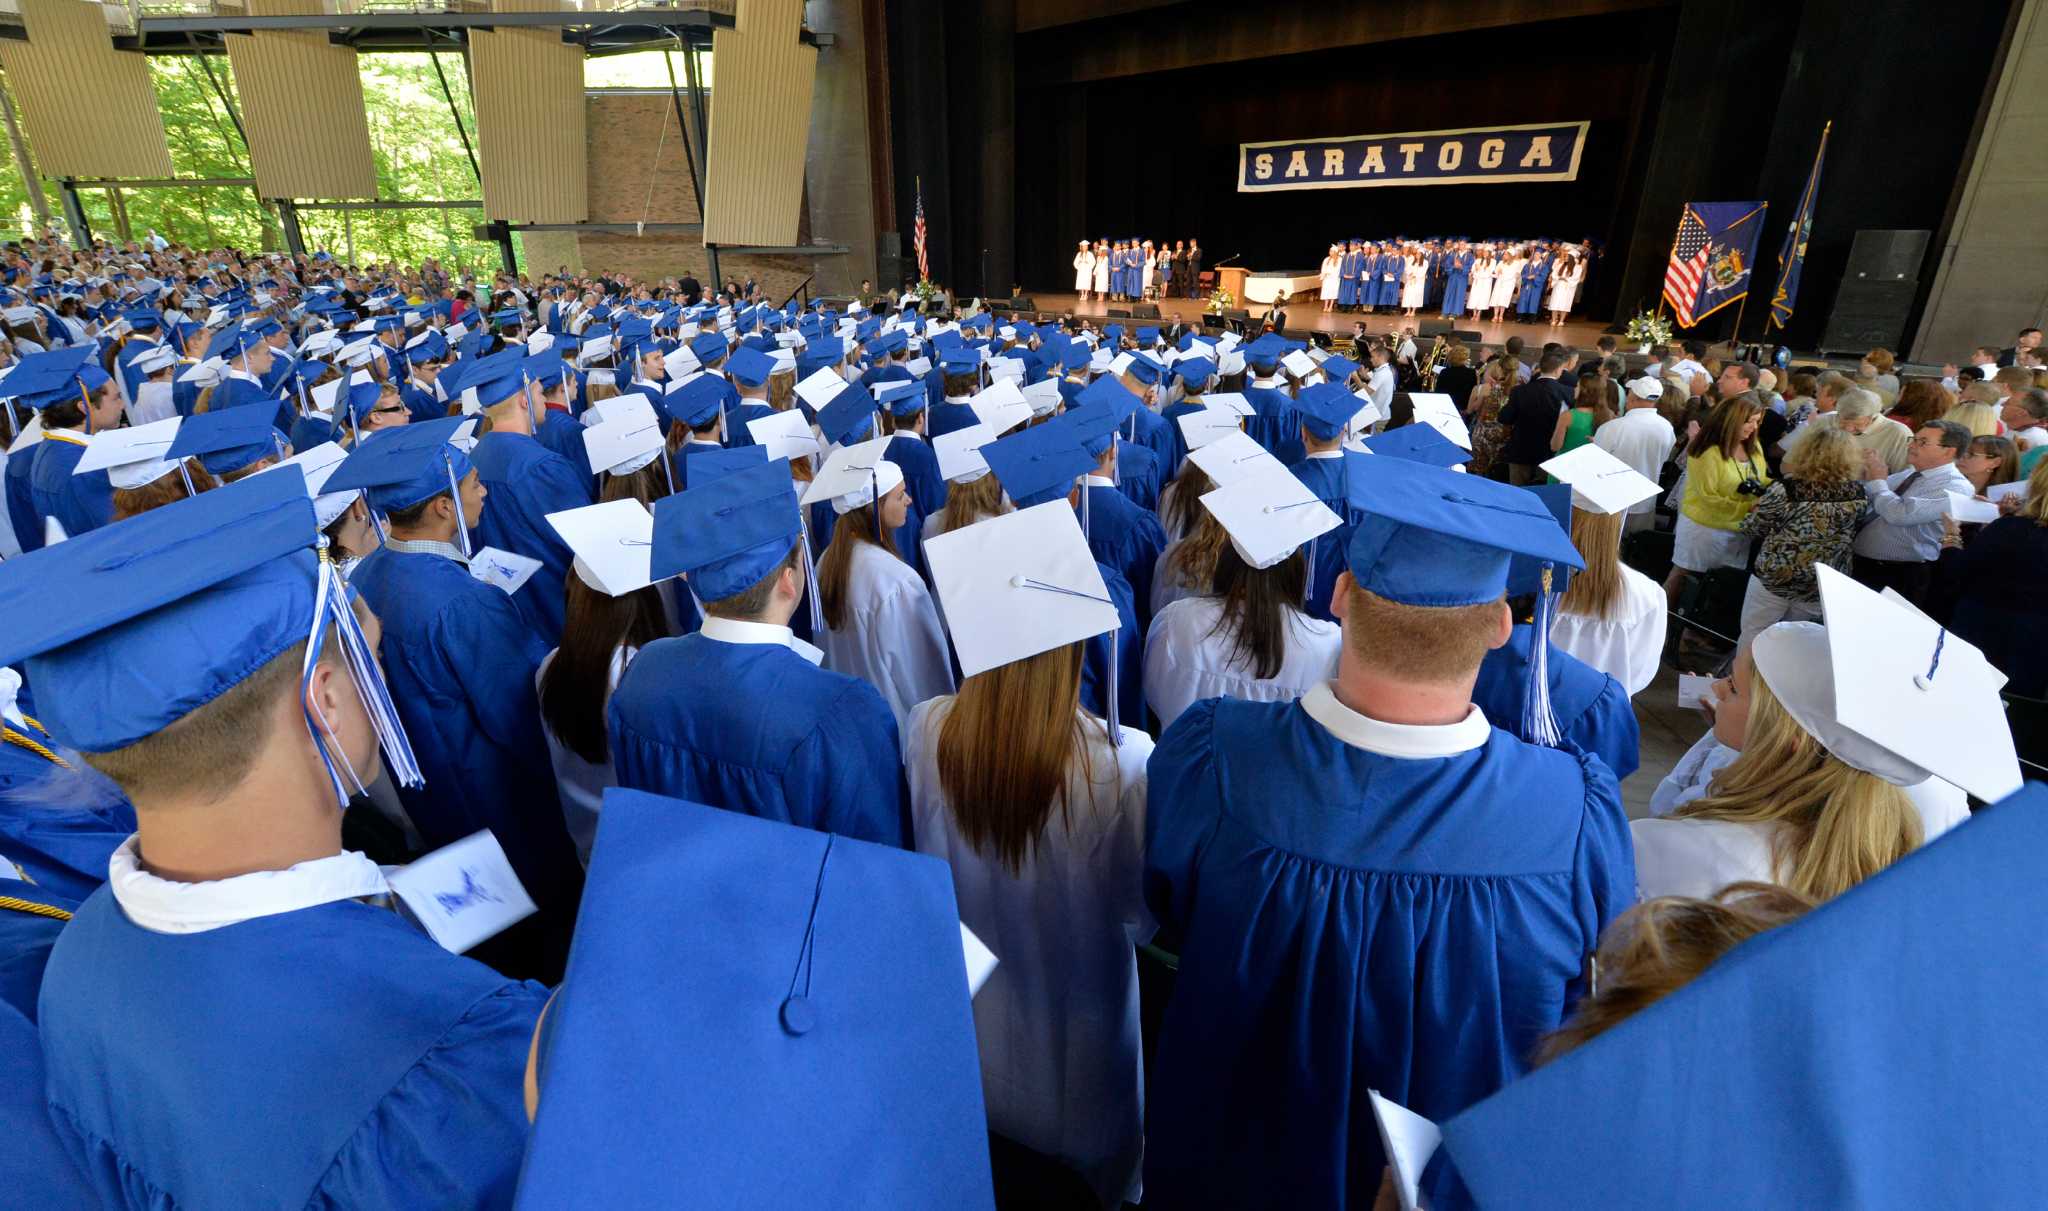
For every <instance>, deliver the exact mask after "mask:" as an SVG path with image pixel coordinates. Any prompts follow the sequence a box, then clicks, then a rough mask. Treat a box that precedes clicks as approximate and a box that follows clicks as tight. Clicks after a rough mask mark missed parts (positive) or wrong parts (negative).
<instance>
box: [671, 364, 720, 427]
mask: <svg viewBox="0 0 2048 1211" xmlns="http://www.w3.org/2000/svg"><path fill="white" fill-rule="evenodd" d="M662 406H663V407H664V408H666V409H667V410H668V414H669V415H670V416H672V417H674V418H675V419H677V420H679V421H681V422H683V424H685V425H688V426H689V427H690V428H692V429H702V428H704V427H705V426H706V425H709V424H711V423H712V422H713V421H715V420H717V419H718V418H719V417H720V416H722V415H723V414H724V407H725V380H724V379H721V378H719V377H718V376H717V375H715V374H699V375H697V376H696V377H694V378H690V379H686V380H685V381H684V382H683V383H682V384H681V385H679V386H671V387H670V388H669V389H668V391H667V392H666V393H665V395H664V397H663V404H662Z"/></svg>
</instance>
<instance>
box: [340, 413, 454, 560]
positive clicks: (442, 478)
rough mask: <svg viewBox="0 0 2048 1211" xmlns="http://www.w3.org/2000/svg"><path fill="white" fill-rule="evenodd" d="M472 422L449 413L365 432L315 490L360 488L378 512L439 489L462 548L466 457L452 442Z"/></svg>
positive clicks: (411, 502)
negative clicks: (448, 502) (452, 515)
mask: <svg viewBox="0 0 2048 1211" xmlns="http://www.w3.org/2000/svg"><path fill="white" fill-rule="evenodd" d="M475 423H476V422H475V421H474V420H472V419H471V418H469V417H465V416H450V417H446V418H443V419H441V420H430V421H422V422H420V423H418V424H412V425H400V426H398V427H397V428H395V429H380V430H378V431H377V432H374V433H369V434H365V435H364V437H363V441H362V444H361V445H359V446H357V447H356V448H355V450H354V451H353V452H352V453H350V455H349V456H348V457H347V458H345V459H343V460H342V463H341V465H340V466H339V467H336V468H335V469H334V474H333V475H330V476H328V478H327V482H326V483H325V484H322V485H321V489H320V490H321V492H322V493H323V494H324V493H329V492H346V491H348V490H350V489H351V488H360V489H362V492H363V498H364V500H365V501H367V502H368V503H369V506H370V507H371V508H372V509H375V510H376V511H377V512H379V513H395V512H399V511H401V510H404V509H410V508H412V507H413V506H414V505H416V504H419V503H420V502H421V501H423V500H429V499H431V498H433V497H436V496H439V495H441V494H442V493H444V492H445V493H447V494H448V495H449V497H450V499H452V500H453V501H454V502H455V509H456V513H457V524H456V527H455V532H456V536H457V538H458V539H459V540H460V541H461V543H462V546H463V549H464V551H465V552H467V550H468V548H469V522H468V520H467V519H464V518H462V517H461V516H460V514H461V511H462V491H461V484H462V480H463V477H465V476H467V475H468V474H469V470H470V467H469V456H468V455H466V454H464V453H463V452H462V451H461V450H460V449H458V448H456V447H455V446H454V445H453V444H452V442H453V439H454V438H455V437H457V436H459V435H460V434H461V433H462V432H463V431H464V430H465V429H467V428H468V427H470V426H472V425H474V424H475Z"/></svg>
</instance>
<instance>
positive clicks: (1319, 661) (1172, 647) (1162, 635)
mask: <svg viewBox="0 0 2048 1211" xmlns="http://www.w3.org/2000/svg"><path fill="white" fill-rule="evenodd" d="M1222 615H1223V599H1222V598H1220V597H1187V598H1183V599H1181V600H1179V601H1176V602H1174V603H1173V604H1171V605H1169V606H1167V607H1166V608H1165V609H1163V610H1161V611H1160V612H1159V613H1157V614H1155V615H1153V617H1152V626H1151V628H1150V629H1149V630H1148V631H1147V632H1146V634H1145V703H1146V705H1147V706H1149V707H1151V708H1152V712H1153V713H1154V714H1156V715H1158V716H1159V726H1160V728H1161V730H1162V731H1163V730H1164V729H1166V728H1167V727H1170V726H1172V724H1173V721H1174V720H1175V719H1178V718H1179V717H1180V713H1181V712H1182V711H1185V710H1186V709H1188V708H1189V707H1191V706H1193V705H1194V704H1195V703H1197V702H1200V701H1201V700H1202V699H1204V698H1241V699H1244V700H1246V701H1249V702H1285V701H1287V700H1289V699H1293V698H1299V697H1301V696H1302V695H1303V694H1306V693H1308V692H1309V691H1310V690H1312V689H1314V688H1315V687H1316V686H1318V685H1321V684H1322V683H1323V682H1325V681H1328V680H1330V679H1331V678H1333V677H1335V676H1336V675H1337V655H1338V652H1339V651H1340V650H1342V648H1343V645H1344V637H1343V632H1342V631H1340V630H1339V629H1338V627H1337V624H1335V623H1332V622H1324V621H1322V620H1321V619H1319V618H1311V617H1309V616H1308V615H1307V614H1304V613H1302V612H1301V611H1300V610H1295V611H1294V612H1293V615H1292V618H1291V623H1292V625H1291V626H1290V627H1289V629H1288V633H1287V653H1286V655H1285V656H1283V657H1282V658H1281V661H1280V671H1279V672H1278V673H1276V674H1275V675H1273V676H1272V677H1268V678H1264V679H1261V678H1256V677H1253V676H1252V670H1250V669H1249V668H1246V667H1245V666H1244V664H1243V662H1242V660H1241V658H1236V657H1234V655H1233V653H1232V651H1231V637H1230V636H1229V635H1228V634H1223V633H1217V631H1216V623H1217V620H1218V619H1219V618H1221V617H1222Z"/></svg>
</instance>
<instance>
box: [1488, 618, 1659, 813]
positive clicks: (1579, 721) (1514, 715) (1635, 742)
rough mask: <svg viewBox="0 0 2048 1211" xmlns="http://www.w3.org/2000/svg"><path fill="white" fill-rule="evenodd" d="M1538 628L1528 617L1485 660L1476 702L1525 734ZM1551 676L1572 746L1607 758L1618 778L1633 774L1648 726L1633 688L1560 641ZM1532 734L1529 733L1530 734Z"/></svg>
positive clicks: (1551, 654) (1557, 712)
mask: <svg viewBox="0 0 2048 1211" xmlns="http://www.w3.org/2000/svg"><path fill="white" fill-rule="evenodd" d="M1534 636H1535V628H1534V627H1533V626H1532V625H1531V624H1529V623H1526V622H1522V623H1517V624H1516V625H1515V633H1514V635H1513V636H1512V637H1511V638H1509V640H1508V641H1507V642H1506V643H1504V644H1502V645H1501V646H1500V647H1497V648H1495V649H1494V650H1492V651H1490V652H1488V653H1487V654H1486V659H1485V660H1482V661H1480V663H1479V680H1478V682H1477V683H1476V684H1475V685H1474V686H1473V687H1472V702H1473V704H1474V705H1476V706H1477V707H1479V709H1480V710H1482V711H1485V712H1486V717H1487V719H1488V720H1490V721H1491V722H1492V723H1493V725H1494V726H1495V727H1497V728H1500V729H1501V730H1502V731H1505V732H1512V733H1514V734H1516V735H1518V736H1519V735H1522V732H1523V730H1524V724H1523V717H1524V715H1523V705H1524V703H1525V702H1526V700H1527V697H1528V684H1529V645H1530V643H1531V642H1532V640H1533V638H1534ZM1544 660H1545V661H1546V665H1547V667H1546V671H1547V673H1548V675H1549V683H1550V685H1549V689H1550V709H1551V714H1552V716H1553V717H1554V718H1555V719H1556V720H1557V730H1558V734H1559V735H1561V736H1563V737H1564V738H1565V739H1566V740H1568V741H1570V742H1571V743H1572V745H1573V746H1574V747H1576V748H1578V749H1581V750H1583V751H1585V752H1588V753H1591V754H1593V755H1594V756H1596V757H1598V758H1600V759H1601V760H1602V761H1605V762H1606V763H1607V768H1608V769H1610V770H1612V771H1614V776H1615V778H1616V779H1622V778H1626V777H1628V776H1629V775H1630V774H1633V773H1635V772H1636V769H1637V768H1638V767H1639V766H1640V765H1641V764H1642V731H1641V728H1640V725H1638V724H1637V722H1636V712H1635V707H1634V706H1633V705H1631V704H1630V702H1629V697H1628V690H1627V689H1625V688H1624V687H1623V686H1622V684H1621V683H1620V682H1619V681H1616V680H1615V679H1614V678H1612V677H1609V676H1608V675H1607V674H1605V673H1603V672H1601V671H1600V670H1599V669H1596V668H1594V667H1593V666H1592V665H1590V664H1587V663H1585V662H1584V661H1582V660H1580V659H1579V658H1578V657H1576V656H1573V655H1572V654H1571V653H1569V652H1565V651H1561V650H1559V649H1558V647H1557V646H1556V645H1555V644H1552V645H1550V650H1549V651H1548V652H1547V653H1545V654H1544ZM1528 738H1529V737H1526V736H1525V737H1524V739H1528Z"/></svg>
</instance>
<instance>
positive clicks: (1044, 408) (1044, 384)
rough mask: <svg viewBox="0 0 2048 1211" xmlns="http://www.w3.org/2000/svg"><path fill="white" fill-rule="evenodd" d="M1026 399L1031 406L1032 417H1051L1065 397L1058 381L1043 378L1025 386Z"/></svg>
mask: <svg viewBox="0 0 2048 1211" xmlns="http://www.w3.org/2000/svg"><path fill="white" fill-rule="evenodd" d="M1024 398H1025V399H1026V400H1027V401H1029V402H1030V404H1031V415H1033V416H1050V415H1052V413H1053V412H1054V411H1055V410H1056V409H1057V408H1058V407H1059V406H1060V403H1061V401H1062V398H1063V397H1062V396H1061V395H1060V385H1059V383H1058V382H1057V381H1056V380H1054V379H1049V378H1042V379H1039V380H1038V381H1037V382H1035V383H1026V384H1025V385H1024Z"/></svg>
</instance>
